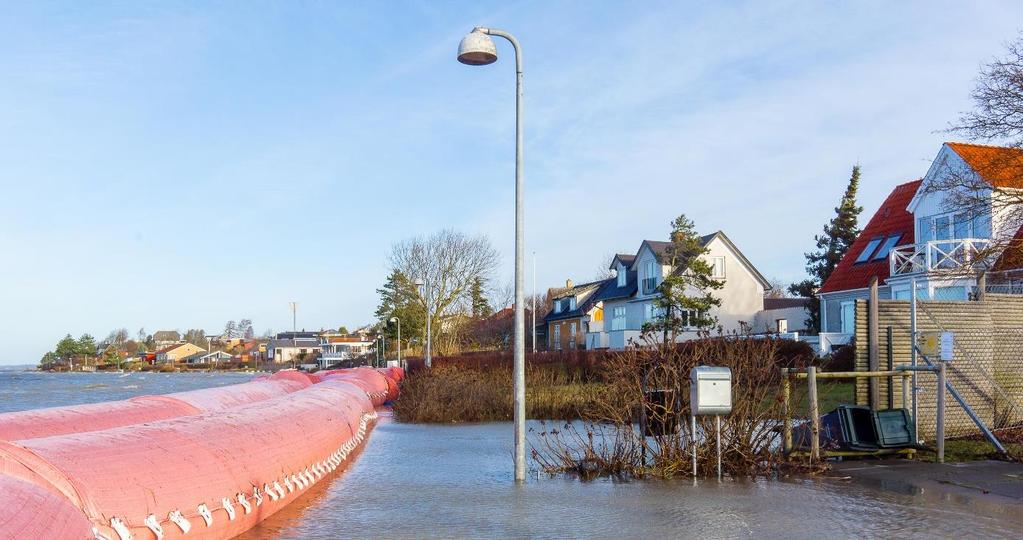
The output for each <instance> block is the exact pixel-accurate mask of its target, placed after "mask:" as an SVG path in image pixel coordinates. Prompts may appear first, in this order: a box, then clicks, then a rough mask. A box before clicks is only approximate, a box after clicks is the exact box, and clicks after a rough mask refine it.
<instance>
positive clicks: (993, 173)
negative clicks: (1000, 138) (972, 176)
mask: <svg viewBox="0 0 1023 540" xmlns="http://www.w3.org/2000/svg"><path fill="white" fill-rule="evenodd" d="M945 144H946V145H948V147H949V148H951V149H952V151H954V152H955V153H956V154H959V157H961V158H963V161H965V162H966V164H967V165H969V166H970V168H971V169H973V170H974V171H975V172H976V173H977V174H979V175H980V177H981V178H983V179H984V181H985V182H987V183H989V184H991V185H992V186H995V187H1000V188H1023V150H1020V149H1019V148H1006V147H1003V146H987V145H983V144H969V143H958V142H947V143H945Z"/></svg>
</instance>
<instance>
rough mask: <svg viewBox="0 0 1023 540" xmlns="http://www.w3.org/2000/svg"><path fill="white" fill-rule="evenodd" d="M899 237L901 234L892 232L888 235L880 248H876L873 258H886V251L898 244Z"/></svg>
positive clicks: (888, 251)
mask: <svg viewBox="0 0 1023 540" xmlns="http://www.w3.org/2000/svg"><path fill="white" fill-rule="evenodd" d="M900 238H902V235H901V234H893V235H891V236H889V237H888V239H887V240H885V241H884V244H882V245H881V249H879V250H877V255H874V260H875V261H880V260H881V259H887V258H888V253H890V252H891V250H892V248H894V247H895V246H896V245H898V243H899V239H900Z"/></svg>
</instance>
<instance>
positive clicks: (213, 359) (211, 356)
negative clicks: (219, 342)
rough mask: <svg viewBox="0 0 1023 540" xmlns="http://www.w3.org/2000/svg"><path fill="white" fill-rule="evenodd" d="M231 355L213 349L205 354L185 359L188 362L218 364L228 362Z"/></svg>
mask: <svg viewBox="0 0 1023 540" xmlns="http://www.w3.org/2000/svg"><path fill="white" fill-rule="evenodd" d="M232 358H233V356H231V354H230V353H228V352H226V351H213V352H211V353H207V354H197V355H193V356H190V357H188V358H186V359H185V361H186V362H187V363H189V364H219V363H220V362H230V361H231V359H232Z"/></svg>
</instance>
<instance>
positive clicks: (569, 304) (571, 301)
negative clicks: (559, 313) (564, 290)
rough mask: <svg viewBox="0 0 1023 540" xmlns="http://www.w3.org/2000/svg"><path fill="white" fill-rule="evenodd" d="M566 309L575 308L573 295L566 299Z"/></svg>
mask: <svg viewBox="0 0 1023 540" xmlns="http://www.w3.org/2000/svg"><path fill="white" fill-rule="evenodd" d="M568 309H570V310H572V309H575V297H574V296H573V297H571V298H569V299H568Z"/></svg>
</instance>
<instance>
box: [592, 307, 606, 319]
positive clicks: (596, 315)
mask: <svg viewBox="0 0 1023 540" xmlns="http://www.w3.org/2000/svg"><path fill="white" fill-rule="evenodd" d="M603 320H604V308H597V309H595V310H593V322H601V321H603Z"/></svg>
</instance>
